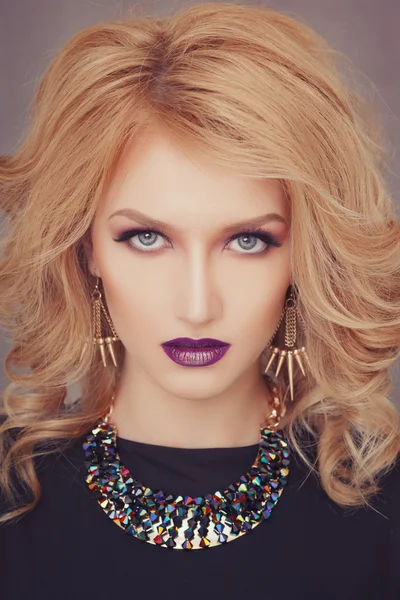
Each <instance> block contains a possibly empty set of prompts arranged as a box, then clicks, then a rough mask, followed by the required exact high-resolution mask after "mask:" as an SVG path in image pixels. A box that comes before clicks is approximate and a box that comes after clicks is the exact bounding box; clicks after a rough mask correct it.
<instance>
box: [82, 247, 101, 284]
mask: <svg viewBox="0 0 400 600" xmlns="http://www.w3.org/2000/svg"><path fill="white" fill-rule="evenodd" d="M82 246H83V251H84V254H85V257H86V261H87V265H88V269H89V271H90V273H91V274H92V275H93V276H94V277H100V273H99V272H98V269H97V268H96V260H95V257H94V251H93V244H92V241H91V239H90V237H85V238H84V239H83V240H82Z"/></svg>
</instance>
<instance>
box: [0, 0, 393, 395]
mask: <svg viewBox="0 0 400 600" xmlns="http://www.w3.org/2000/svg"><path fill="white" fill-rule="evenodd" d="M195 3H196V2H190V1H187V0H186V1H185V0H179V1H177V0H152V1H146V0H142V1H141V2H136V3H134V2H130V1H129V0H126V1H123V0H0V74H1V78H0V132H1V136H0V153H10V152H13V150H14V149H15V148H16V147H17V146H18V145H19V143H20V141H21V139H22V138H23V137H24V133H25V131H26V124H27V117H28V107H29V103H30V101H31V99H32V94H33V90H34V88H35V85H36V83H37V81H38V78H39V77H40V76H41V75H42V73H43V72H44V70H45V69H46V67H47V66H48V64H49V62H50V60H51V59H52V57H53V56H54V55H55V54H56V53H57V52H58V50H59V49H60V47H61V46H62V45H63V44H64V43H65V42H66V41H67V40H68V39H69V38H70V37H71V36H72V35H73V34H74V33H76V32H77V31H78V30H80V29H82V28H84V27H86V26H88V25H92V24H94V23H98V22H101V21H103V20H106V19H109V18H120V17H123V16H124V15H126V14H127V13H128V11H129V9H130V8H134V9H135V10H136V11H140V12H142V13H145V14H156V15H160V16H162V15H163V14H165V13H167V12H170V10H173V9H176V10H177V9H179V8H181V7H186V6H189V5H192V4H195ZM236 3H238V2H236ZM240 3H241V4H264V5H266V6H269V7H271V8H275V9H277V10H281V11H282V12H284V13H286V14H288V15H289V16H293V17H297V18H299V19H300V20H301V21H303V22H304V23H306V24H307V25H309V26H310V27H312V28H313V29H315V30H316V31H317V32H318V33H319V34H321V35H322V36H324V37H325V38H326V39H327V40H328V41H329V42H330V43H331V44H332V46H333V47H334V48H335V49H337V50H339V51H341V52H344V53H345V54H346V55H347V56H348V57H349V58H350V60H351V61H352V64H353V69H352V71H351V73H350V76H351V77H352V79H353V80H354V82H355V85H356V87H357V89H358V90H359V91H360V92H361V93H362V94H363V95H364V96H366V97H367V98H368V99H370V100H372V101H373V102H374V103H375V104H376V105H377V107H378V109H379V112H380V114H381V116H382V120H383V124H384V127H385V131H386V136H387V146H388V148H389V151H390V156H391V157H392V158H391V163H390V165H389V166H390V171H389V173H388V175H387V180H388V184H389V187H390V191H391V192H392V194H393V197H394V198H395V200H396V203H397V207H398V208H400V191H399V177H398V173H399V152H398V149H399V148H400V120H399V112H400V110H399V109H400V79H399V73H400V34H399V24H400V2H399V0H379V1H378V0H275V1H273V2H262V1H258V2H246V1H245V0H243V1H242V2H240ZM347 75H349V73H348V74H347ZM398 212H400V211H398ZM7 351H8V343H7V342H6V340H5V339H4V336H3V337H0V360H1V361H3V360H4V358H5V354H6V352H7ZM391 373H392V376H393V378H394V389H393V392H392V399H393V400H394V401H395V402H396V404H397V405H398V406H400V393H399V392H400V368H399V364H398V363H397V364H396V366H395V367H394V368H392V371H391ZM6 383H7V382H6V377H5V374H4V372H3V369H1V372H0V387H1V388H2V389H4V386H5V385H6ZM77 394H79V388H78V386H76V385H72V386H70V388H69V396H70V398H71V399H74V398H75V397H77Z"/></svg>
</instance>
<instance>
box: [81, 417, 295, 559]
mask: <svg viewBox="0 0 400 600" xmlns="http://www.w3.org/2000/svg"><path fill="white" fill-rule="evenodd" d="M275 414H276V413H275ZM109 415H110V413H109V414H108V415H107V417H106V418H105V419H104V420H103V421H102V422H101V423H99V424H98V425H97V426H96V427H94V429H92V431H91V433H89V434H88V435H87V436H86V438H85V442H84V443H83V450H84V453H85V457H86V460H85V467H87V469H88V475H87V477H86V482H87V483H88V485H89V489H90V490H91V491H92V493H93V494H94V497H95V498H96V499H97V501H98V503H99V504H100V506H101V507H102V509H103V510H104V512H105V513H106V514H107V515H108V517H109V518H110V519H112V520H113V521H114V523H116V524H117V525H118V526H119V527H121V528H122V529H124V530H125V532H126V533H128V534H130V535H132V536H134V537H136V538H137V539H139V540H142V541H144V542H148V543H149V544H153V545H157V546H161V547H165V548H170V549H171V548H172V549H174V550H181V549H183V550H197V549H201V548H210V547H212V546H218V545H221V544H225V543H227V542H230V541H232V540H235V539H237V538H239V537H240V536H242V535H244V534H245V533H247V532H249V531H251V530H252V529H254V528H255V527H256V526H257V525H259V524H260V523H261V522H262V521H264V520H266V519H268V518H269V517H270V515H271V511H272V509H273V508H274V506H275V505H276V503H277V501H278V499H279V497H280V495H281V493H282V491H283V488H284V486H285V485H286V483H287V477H288V474H289V469H288V466H289V463H290V459H289V449H288V443H287V441H286V440H285V438H284V434H283V430H280V431H278V430H273V429H271V428H267V427H265V426H261V428H260V444H259V449H258V453H257V457H256V459H255V461H254V463H253V465H252V466H251V468H250V469H249V471H248V472H247V473H246V474H245V475H242V476H241V477H240V479H239V481H237V482H236V483H235V484H233V485H230V486H229V487H228V488H227V489H226V490H224V491H223V492H220V491H217V492H215V493H213V494H211V493H208V494H206V495H205V496H198V497H196V498H191V497H190V496H175V497H174V496H172V495H171V494H169V495H165V494H164V492H163V491H162V490H157V491H153V490H152V489H150V488H148V487H146V486H145V485H143V483H142V482H141V481H138V480H136V479H135V478H134V477H132V475H131V473H130V471H129V470H128V469H127V468H126V467H125V466H124V465H123V464H122V462H121V459H120V456H119V454H118V449H117V445H116V437H117V431H116V427H115V425H113V424H110V423H109V422H108V417H109Z"/></svg>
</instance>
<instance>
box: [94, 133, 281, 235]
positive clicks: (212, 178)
mask: <svg viewBox="0 0 400 600" xmlns="http://www.w3.org/2000/svg"><path fill="white" fill-rule="evenodd" d="M125 208H133V209H137V210H140V211H142V212H144V213H146V214H148V215H150V216H153V217H155V218H158V219H159V220H161V221H163V220H167V221H171V220H177V219H179V220H180V221H183V222H185V221H186V220H187V223H188V226H191V225H194V224H195V223H196V220H198V219H201V220H202V221H203V222H204V224H205V223H206V222H207V219H213V221H215V222H216V223H217V222H220V223H223V224H226V223H227V219H228V221H235V220H240V219H246V218H251V217H255V216H257V215H259V214H262V213H266V212H276V213H280V214H281V215H282V216H284V217H285V218H287V217H288V205H287V201H286V197H285V194H284V190H283V187H282V184H281V183H280V182H279V181H277V180H274V179H263V180H261V179H253V178H250V177H244V176H241V175H238V174H237V173H235V171H234V170H233V169H232V170H230V169H224V168H222V167H219V166H218V165H214V164H211V163H209V162H206V161H204V160H199V159H197V157H196V155H195V153H189V152H188V151H187V150H185V149H184V148H183V147H182V146H179V145H178V144H176V143H174V142H173V141H172V140H171V138H169V137H168V136H166V135H165V134H164V135H163V134H161V133H152V134H150V135H146V136H142V137H141V138H139V139H138V140H135V142H134V143H131V144H129V145H128V146H126V148H125V149H124V152H123V154H122V156H121V158H120V161H119V163H118V165H117V167H116V169H115V171H114V173H113V176H112V178H111V181H110V183H109V185H108V188H107V190H106V191H105V194H104V196H103V199H102V202H101V205H100V207H99V212H101V213H102V214H103V215H104V216H105V217H106V218H107V216H109V215H110V214H111V213H113V212H115V211H117V210H119V209H125ZM197 222H198V221H197ZM208 224H209V225H210V221H208Z"/></svg>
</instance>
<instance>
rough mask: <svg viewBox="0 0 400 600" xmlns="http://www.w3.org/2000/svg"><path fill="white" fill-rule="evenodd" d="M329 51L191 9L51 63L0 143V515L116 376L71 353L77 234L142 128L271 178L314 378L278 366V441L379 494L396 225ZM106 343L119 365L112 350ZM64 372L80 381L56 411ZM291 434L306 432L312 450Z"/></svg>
mask: <svg viewBox="0 0 400 600" xmlns="http://www.w3.org/2000/svg"><path fill="white" fill-rule="evenodd" d="M340 58H342V59H344V58H345V57H343V56H342V55H341V54H340V53H338V52H336V51H334V50H333V49H332V48H331V47H330V46H329V45H328V44H327V42H326V41H325V40H323V39H322V38H321V37H320V36H319V35H318V34H317V33H315V32H313V31H312V30H310V29H309V28H308V27H307V26H306V25H305V24H303V23H301V22H300V21H299V20H298V19H294V18H292V17H289V16H287V15H284V14H282V13H280V12H276V11H274V10H270V9H267V8H265V7H260V6H248V5H246V6H242V5H235V4H228V3H205V4H198V5H195V6H191V7H190V8H187V9H184V10H181V11H180V12H179V13H177V14H174V15H169V16H164V17H163V18H154V17H149V16H145V17H143V16H141V17H139V16H132V14H130V15H129V17H126V18H124V19H122V20H120V21H111V22H107V23H103V24H97V25H93V26H90V27H87V28H85V29H83V30H82V31H80V32H78V33H77V34H75V35H74V36H73V37H72V38H71V39H70V40H69V41H68V42H67V43H66V44H65V46H64V47H63V48H62V49H61V51H60V52H59V54H58V55H57V56H56V57H55V58H54V59H53V61H52V63H51V64H50V66H49V67H48V69H47V71H46V72H45V74H44V75H43V77H42V78H41V80H40V82H39V84H38V86H37V89H36V91H35V97H34V102H33V108H32V113H33V118H32V120H31V126H30V130H29V133H28V134H27V135H26V138H25V139H24V140H23V142H22V143H21V145H20V147H19V149H18V150H17V151H16V152H15V153H14V154H13V155H3V156H1V157H0V209H2V210H3V212H4V213H5V214H6V216H7V217H8V218H9V226H10V227H9V230H8V231H7V232H6V233H5V236H4V254H3V258H2V261H1V265H0V319H1V322H2V324H3V325H4V327H5V328H7V329H8V330H9V332H10V338H11V341H12V344H13V345H12V349H11V350H10V352H9V353H8V354H7V357H6V360H5V370H6V373H7V375H8V376H9V377H10V378H11V380H12V381H11V382H10V383H9V384H8V386H7V387H6V389H5V391H4V394H3V405H4V409H3V413H5V414H6V416H7V418H6V420H5V421H4V423H3V424H2V425H1V427H0V463H1V470H0V485H1V487H2V488H3V490H4V492H5V494H6V496H7V497H8V498H10V499H14V500H15V499H16V498H18V497H19V496H18V492H17V489H16V486H15V485H14V482H13V480H12V477H11V474H12V473H11V472H12V467H13V468H15V472H16V475H17V479H18V481H19V482H20V483H21V484H22V485H23V487H25V488H27V489H28V490H29V491H30V492H31V493H32V494H33V500H32V501H31V502H30V503H28V504H25V506H22V507H15V506H14V508H15V510H12V511H10V512H8V513H7V514H5V515H3V516H1V518H0V522H5V521H8V520H10V519H12V518H15V517H18V516H20V515H23V514H24V513H26V512H27V511H29V510H31V509H33V508H34V507H35V506H36V504H37V502H38V501H39V498H40V496H41V488H40V484H39V481H38V478H37V474H36V471H35V464H34V458H35V457H38V456H41V455H43V454H46V453H52V452H56V451H58V450H59V449H60V445H61V444H63V445H64V446H63V447H67V446H68V445H69V444H70V443H71V441H72V440H73V439H74V438H76V437H77V436H80V435H83V434H84V433H85V432H87V431H88V430H89V429H90V428H91V427H93V423H96V422H98V420H99V419H100V418H101V417H103V416H104V414H105V413H106V412H107V410H108V407H109V403H110V397H111V393H112V390H113V389H114V386H115V384H116V379H117V373H116V371H115V370H114V368H112V367H111V366H110V367H107V368H104V367H103V365H102V363H101V361H100V360H99V357H98V355H97V354H96V353H95V348H94V347H93V344H89V345H88V347H87V350H86V352H85V353H84V354H83V357H82V360H80V356H81V351H82V346H83V344H84V339H85V338H86V339H89V340H90V339H92V336H93V331H92V322H91V303H90V292H91V287H90V285H89V281H90V273H89V271H88V267H87V264H86V261H85V253H84V248H85V243H86V242H87V241H88V239H89V235H90V226H91V223H92V221H93V217H94V214H95V211H96V206H97V204H98V201H99V199H100V198H101V196H102V194H103V192H104V190H105V188H106V186H107V183H108V182H109V181H110V178H111V177H112V174H113V172H114V169H115V166H116V164H117V162H118V159H119V157H120V156H121V153H122V151H123V149H124V148H125V146H126V144H127V143H129V142H130V141H132V140H135V139H138V136H139V135H142V134H143V135H145V134H146V132H149V131H150V130H163V131H164V132H167V133H168V135H170V136H172V137H173V138H174V139H175V140H176V141H177V142H178V143H180V144H182V145H185V146H186V148H187V149H188V150H189V151H192V152H193V151H196V152H197V153H199V154H200V155H201V156H202V157H203V158H204V159H205V160H210V161H213V162H214V163H215V164H219V165H221V166H223V167H226V168H227V169H233V170H234V172H235V173H238V172H240V173H242V174H243V175H246V176H249V177H255V178H274V179H278V180H280V181H281V182H282V185H283V186H284V189H285V191H286V194H287V197H288V199H289V201H290V206H291V245H292V247H291V264H292V280H293V281H294V282H295V285H296V288H297V291H298V294H299V300H298V301H299V311H300V313H301V314H302V316H303V319H304V322H305V323H306V325H307V331H306V346H307V351H308V355H309V359H310V363H311V366H312V385H310V380H309V379H304V378H302V377H300V376H299V375H300V374H299V373H296V374H295V386H296V387H295V389H296V392H297V396H298V399H297V401H296V402H295V403H294V405H293V407H292V408H291V413H290V415H291V420H290V425H289V430H288V435H289V438H290V441H291V442H292V444H293V445H294V446H295V447H296V449H297V451H298V453H299V455H300V456H301V458H302V459H303V460H304V462H305V463H306V464H307V465H308V466H309V468H310V469H312V470H314V471H315V472H318V474H319V476H320V478H321V482H322V485H323V488H324V489H325V491H326V493H327V494H328V495H329V496H330V498H332V499H333V500H334V501H335V502H337V503H339V504H342V505H347V506H356V505H360V504H365V503H366V504H368V500H369V498H370V496H371V495H372V494H374V493H375V492H377V491H378V490H379V487H378V475H380V474H384V473H387V472H388V471H389V470H390V469H391V467H392V466H393V464H394V462H395V459H396V457H397V455H398V453H399V451H400V417H399V413H398V411H397V409H396V407H395V406H394V404H393V403H392V402H391V401H390V399H389V398H388V393H389V392H390V390H391V382H390V377H389V374H388V369H389V367H390V366H391V365H392V364H393V363H394V361H395V360H396V359H397V358H398V356H399V344H400V232H399V229H400V225H399V221H398V219H396V216H395V207H394V204H393V202H392V200H391V198H390V194H389V193H388V191H387V189H386V186H385V182H384V179H383V171H384V166H385V159H386V154H385V151H384V149H383V147H384V146H383V143H382V141H381V137H380V134H381V130H380V127H379V125H377V123H378V119H377V118H375V115H374V111H372V110H371V107H370V106H369V104H368V103H367V102H366V101H365V100H363V99H362V98H361V96H360V95H359V93H358V92H356V91H354V90H352V89H351V88H350V86H348V85H347V84H346V83H345V81H344V77H343V75H341V74H340V69H339V66H340V65H339V59H340ZM372 117H374V118H372ZM117 352H118V355H117V359H118V362H119V364H122V363H123V358H124V354H123V352H124V351H123V348H121V345H119V346H118V348H117ZM18 367H21V368H22V369H27V372H25V373H21V372H17V369H18ZM74 381H79V382H81V384H82V394H81V398H80V401H79V402H78V404H77V406H76V407H75V409H74V410H68V409H66V407H65V404H66V402H65V400H66V398H67V388H68V385H69V384H71V383H72V382H74ZM282 381H283V383H282V386H283V389H285V385H287V381H285V380H284V378H283V379H282ZM16 431H18V435H13V432H14V433H15V432H16ZM302 431H303V432H304V431H307V432H308V433H309V434H310V435H311V436H312V439H313V440H315V442H314V447H316V448H317V459H318V460H317V462H316V463H315V464H313V463H312V461H310V458H309V457H308V456H307V452H306V448H305V446H304V445H302V443H301V441H300V435H301V432H302ZM316 464H318V471H317V470H316V466H315V465H316Z"/></svg>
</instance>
